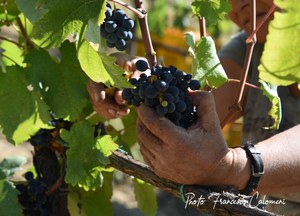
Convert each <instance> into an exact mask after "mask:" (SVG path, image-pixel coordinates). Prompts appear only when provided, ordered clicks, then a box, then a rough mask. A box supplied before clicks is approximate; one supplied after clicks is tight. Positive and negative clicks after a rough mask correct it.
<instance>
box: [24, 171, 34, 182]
mask: <svg viewBox="0 0 300 216" xmlns="http://www.w3.org/2000/svg"><path fill="white" fill-rule="evenodd" d="M24 177H25V179H26V180H27V181H29V180H31V179H33V173H32V172H26V173H25V175H24Z"/></svg>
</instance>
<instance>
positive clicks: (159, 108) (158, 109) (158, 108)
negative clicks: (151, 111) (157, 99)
mask: <svg viewBox="0 0 300 216" xmlns="http://www.w3.org/2000/svg"><path fill="white" fill-rule="evenodd" d="M155 110H156V113H157V114H158V115H159V116H164V115H166V114H167V113H168V108H167V107H163V106H162V105H160V104H158V105H156V106H155Z"/></svg>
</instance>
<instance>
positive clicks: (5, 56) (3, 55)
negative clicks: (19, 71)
mask: <svg viewBox="0 0 300 216" xmlns="http://www.w3.org/2000/svg"><path fill="white" fill-rule="evenodd" d="M0 55H1V56H2V57H4V58H7V59H8V60H10V61H12V62H13V63H15V64H16V65H18V63H17V62H16V61H15V60H13V59H12V58H10V57H8V56H7V55H5V54H3V53H1V54H0Z"/></svg>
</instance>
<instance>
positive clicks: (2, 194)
mask: <svg viewBox="0 0 300 216" xmlns="http://www.w3.org/2000/svg"><path fill="white" fill-rule="evenodd" d="M0 215H14V216H19V215H20V216H21V215H23V214H22V208H21V206H20V204H19V202H18V191H17V189H16V188H15V186H14V185H13V184H12V183H11V182H10V181H8V180H7V179H6V178H5V175H4V174H1V171H0Z"/></svg>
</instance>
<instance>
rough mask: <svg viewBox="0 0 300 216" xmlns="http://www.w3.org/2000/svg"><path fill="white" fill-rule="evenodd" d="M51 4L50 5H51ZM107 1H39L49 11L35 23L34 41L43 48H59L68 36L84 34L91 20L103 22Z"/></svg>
mask: <svg viewBox="0 0 300 216" xmlns="http://www.w3.org/2000/svg"><path fill="white" fill-rule="evenodd" d="M49 2H50V3H49ZM105 2H106V1H105V0H64V1H60V0H53V1H48V0H39V1H38V3H39V4H40V6H41V7H42V8H44V9H45V10H47V12H46V13H44V14H43V16H42V17H41V18H40V19H39V20H37V21H36V22H35V23H34V29H33V33H32V36H33V39H34V41H35V42H36V43H37V44H38V45H39V46H41V47H44V48H50V47H57V46H58V45H59V44H60V43H61V42H62V41H63V40H65V39H66V37H67V36H69V35H70V34H73V33H80V34H84V32H82V31H85V27H84V26H86V25H87V23H88V21H89V20H90V19H91V18H96V19H97V20H98V24H100V23H101V22H103V20H104V18H105V17H104V13H105Z"/></svg>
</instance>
